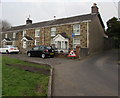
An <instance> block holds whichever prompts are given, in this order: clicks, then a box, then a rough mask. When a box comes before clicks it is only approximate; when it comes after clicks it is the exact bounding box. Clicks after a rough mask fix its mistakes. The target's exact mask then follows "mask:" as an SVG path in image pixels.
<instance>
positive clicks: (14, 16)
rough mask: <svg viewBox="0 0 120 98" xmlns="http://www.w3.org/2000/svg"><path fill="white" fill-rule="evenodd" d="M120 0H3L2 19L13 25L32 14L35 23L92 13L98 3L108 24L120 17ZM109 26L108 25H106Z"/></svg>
mask: <svg viewBox="0 0 120 98" xmlns="http://www.w3.org/2000/svg"><path fill="white" fill-rule="evenodd" d="M118 1H119V0H1V2H0V19H1V20H6V21H8V22H9V23H10V24H11V25H12V26H19V25H24V24H25V21H26V19H27V18H28V17H29V16H30V19H32V21H33V23H36V22H41V21H47V20H51V19H54V16H56V19H60V18H66V17H71V16H77V15H83V14H89V13H91V6H92V5H93V3H97V6H98V8H99V12H100V14H101V17H102V19H103V22H104V24H105V26H106V22H107V21H108V20H109V19H111V18H112V17H118ZM106 28H107V26H106Z"/></svg>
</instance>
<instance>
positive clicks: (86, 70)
mask: <svg viewBox="0 0 120 98" xmlns="http://www.w3.org/2000/svg"><path fill="white" fill-rule="evenodd" d="M117 56H118V52H117V51H116V50H112V51H107V52H104V53H100V54H97V55H94V56H90V57H88V58H86V59H83V60H81V61H70V62H67V63H64V64H60V65H57V66H54V81H53V96H113V97H112V98H116V97H114V96H118V64H117ZM81 98H84V97H81ZM85 98H86V97H85ZM91 98H92V97H91ZM95 98H97V97H95ZM98 98H99V97H98ZM102 98H103V97H102ZM104 98H107V97H104ZM110 98H111V97H110Z"/></svg>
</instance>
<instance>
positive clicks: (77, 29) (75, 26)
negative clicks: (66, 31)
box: [73, 24, 80, 35]
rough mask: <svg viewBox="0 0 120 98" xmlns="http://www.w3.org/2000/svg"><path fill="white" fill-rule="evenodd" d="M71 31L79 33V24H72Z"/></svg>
mask: <svg viewBox="0 0 120 98" xmlns="http://www.w3.org/2000/svg"><path fill="white" fill-rule="evenodd" d="M73 33H74V34H75V35H80V24H74V25H73Z"/></svg>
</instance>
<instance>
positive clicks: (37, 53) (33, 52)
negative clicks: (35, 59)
mask: <svg viewBox="0 0 120 98" xmlns="http://www.w3.org/2000/svg"><path fill="white" fill-rule="evenodd" d="M32 55H34V56H39V46H37V47H34V48H33V49H32Z"/></svg>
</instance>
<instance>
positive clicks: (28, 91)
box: [2, 56, 50, 96]
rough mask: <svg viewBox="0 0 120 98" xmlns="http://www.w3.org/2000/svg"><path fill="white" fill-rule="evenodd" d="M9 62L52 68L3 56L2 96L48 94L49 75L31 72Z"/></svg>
mask: <svg viewBox="0 0 120 98" xmlns="http://www.w3.org/2000/svg"><path fill="white" fill-rule="evenodd" d="M8 64H14V65H15V64H20V65H24V66H34V67H36V68H43V69H47V70H48V69H50V67H48V66H42V65H37V64H32V63H28V62H24V61H22V60H18V59H13V58H10V57H6V56H3V58H2V96H47V90H48V81H49V75H45V74H40V73H35V72H29V71H26V70H22V69H20V68H18V67H15V66H8Z"/></svg>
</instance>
